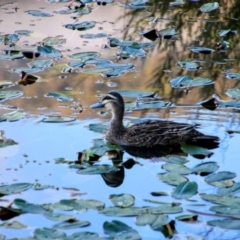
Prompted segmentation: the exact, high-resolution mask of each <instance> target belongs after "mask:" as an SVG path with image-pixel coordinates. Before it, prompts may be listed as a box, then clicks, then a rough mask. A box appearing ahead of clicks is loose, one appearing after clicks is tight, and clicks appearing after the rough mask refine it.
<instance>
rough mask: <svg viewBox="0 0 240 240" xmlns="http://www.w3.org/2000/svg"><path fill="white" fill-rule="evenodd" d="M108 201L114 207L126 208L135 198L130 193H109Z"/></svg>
mask: <svg viewBox="0 0 240 240" xmlns="http://www.w3.org/2000/svg"><path fill="white" fill-rule="evenodd" d="M109 199H110V201H111V202H112V203H113V205H114V206H115V207H121V208H127V207H130V206H132V205H133V204H134V201H135V198H134V196H132V195H130V194H118V195H116V194H111V195H110V196H109Z"/></svg>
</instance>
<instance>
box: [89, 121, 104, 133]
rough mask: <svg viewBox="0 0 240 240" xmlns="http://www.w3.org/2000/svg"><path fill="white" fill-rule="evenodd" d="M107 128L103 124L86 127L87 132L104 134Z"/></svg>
mask: <svg viewBox="0 0 240 240" xmlns="http://www.w3.org/2000/svg"><path fill="white" fill-rule="evenodd" d="M107 127H108V126H107V125H105V124H95V123H92V124H89V125H88V128H89V130H91V131H94V132H100V133H104V132H106V130H107Z"/></svg>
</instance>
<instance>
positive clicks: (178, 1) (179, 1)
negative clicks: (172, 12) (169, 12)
mask: <svg viewBox="0 0 240 240" xmlns="http://www.w3.org/2000/svg"><path fill="white" fill-rule="evenodd" d="M183 4H185V1H184V0H175V1H174V2H170V3H169V6H171V7H172V6H180V5H183Z"/></svg>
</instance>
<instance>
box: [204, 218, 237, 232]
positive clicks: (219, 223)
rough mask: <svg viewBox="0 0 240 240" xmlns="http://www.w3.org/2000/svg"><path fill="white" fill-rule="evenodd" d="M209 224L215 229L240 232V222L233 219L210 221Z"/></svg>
mask: <svg viewBox="0 0 240 240" xmlns="http://www.w3.org/2000/svg"><path fill="white" fill-rule="evenodd" d="M207 224H208V225H210V226H213V227H220V228H224V229H231V230H239V229H240V220H233V219H221V220H210V221H207Z"/></svg>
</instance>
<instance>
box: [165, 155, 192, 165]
mask: <svg viewBox="0 0 240 240" xmlns="http://www.w3.org/2000/svg"><path fill="white" fill-rule="evenodd" d="M162 160H163V161H164V162H168V163H176V164H184V163H187V162H189V161H188V160H187V158H186V157H181V156H177V155H168V156H166V157H162Z"/></svg>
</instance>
